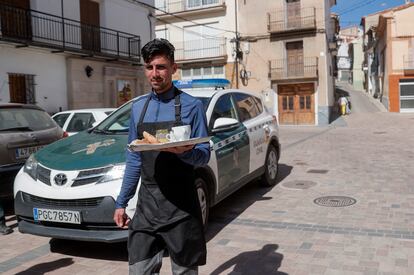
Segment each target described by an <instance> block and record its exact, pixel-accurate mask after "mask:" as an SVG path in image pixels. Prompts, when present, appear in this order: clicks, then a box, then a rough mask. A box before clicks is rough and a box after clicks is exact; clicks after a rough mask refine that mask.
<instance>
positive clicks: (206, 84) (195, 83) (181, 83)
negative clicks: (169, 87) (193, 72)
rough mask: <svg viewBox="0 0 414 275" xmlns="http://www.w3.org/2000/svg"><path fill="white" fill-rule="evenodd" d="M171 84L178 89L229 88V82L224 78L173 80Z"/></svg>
mask: <svg viewBox="0 0 414 275" xmlns="http://www.w3.org/2000/svg"><path fill="white" fill-rule="evenodd" d="M173 84H174V86H175V87H177V88H178V89H191V88H210V87H211V88H216V89H217V88H225V87H228V86H230V81H228V80H227V79H224V78H206V79H192V80H174V81H173Z"/></svg>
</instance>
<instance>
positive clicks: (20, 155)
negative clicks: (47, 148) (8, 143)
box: [16, 146, 43, 159]
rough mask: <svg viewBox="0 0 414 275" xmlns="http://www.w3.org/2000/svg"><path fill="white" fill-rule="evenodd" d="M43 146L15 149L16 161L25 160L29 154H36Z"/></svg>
mask: <svg viewBox="0 0 414 275" xmlns="http://www.w3.org/2000/svg"><path fill="white" fill-rule="evenodd" d="M42 148H43V146H33V147H25V148H17V149H16V159H27V158H28V157H29V156H30V155H31V154H33V153H36V152H37V151H39V150H40V149H42Z"/></svg>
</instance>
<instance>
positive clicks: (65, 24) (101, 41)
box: [0, 4, 141, 62]
mask: <svg viewBox="0 0 414 275" xmlns="http://www.w3.org/2000/svg"><path fill="white" fill-rule="evenodd" d="M0 22H1V24H0V40H3V41H9V42H14V43H21V44H24V45H33V46H39V47H46V48H52V49H56V50H57V51H69V52H73V53H79V54H82V55H88V56H102V57H108V58H113V59H124V60H128V61H133V62H139V59H140V49H141V39H140V36H138V35H134V34H129V33H125V32H121V31H117V30H112V29H108V28H103V27H99V26H92V25H88V24H83V23H81V22H79V21H76V20H72V19H68V18H63V17H59V16H55V15H52V14H47V13H43V12H39V11H34V10H26V9H21V8H15V7H11V6H8V5H4V4H0Z"/></svg>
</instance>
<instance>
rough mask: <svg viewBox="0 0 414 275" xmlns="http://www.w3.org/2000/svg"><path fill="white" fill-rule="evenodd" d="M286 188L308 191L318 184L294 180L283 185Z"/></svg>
mask: <svg viewBox="0 0 414 275" xmlns="http://www.w3.org/2000/svg"><path fill="white" fill-rule="evenodd" d="M282 185H283V186H284V187H287V188H292V189H308V188H311V187H313V186H315V185H316V182H313V181H310V180H294V181H288V182H285V183H283V184H282Z"/></svg>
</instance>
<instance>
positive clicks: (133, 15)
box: [100, 0, 155, 46]
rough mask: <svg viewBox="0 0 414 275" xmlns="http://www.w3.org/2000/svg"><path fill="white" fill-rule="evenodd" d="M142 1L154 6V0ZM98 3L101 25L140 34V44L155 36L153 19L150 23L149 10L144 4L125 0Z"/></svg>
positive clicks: (104, 0) (109, 0)
mask: <svg viewBox="0 0 414 275" xmlns="http://www.w3.org/2000/svg"><path fill="white" fill-rule="evenodd" d="M142 2H145V3H147V4H149V5H151V6H154V0H147V1H142ZM100 3H101V11H100V12H101V25H102V26H103V27H106V28H109V29H114V30H119V31H123V32H126V33H130V34H136V35H140V36H141V46H143V45H145V44H146V43H147V42H148V41H150V40H151V38H152V39H153V38H155V33H154V29H155V22H154V21H153V23H152V24H150V22H149V20H150V19H149V18H148V14H150V13H151V11H150V10H149V9H148V8H146V7H145V6H143V5H139V4H134V3H132V2H130V1H126V0H101V1H100ZM120 18H122V20H120ZM125 19H126V20H125ZM151 20H154V19H153V18H152V19H151Z"/></svg>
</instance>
